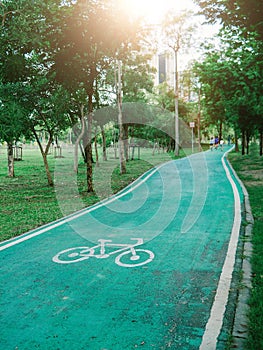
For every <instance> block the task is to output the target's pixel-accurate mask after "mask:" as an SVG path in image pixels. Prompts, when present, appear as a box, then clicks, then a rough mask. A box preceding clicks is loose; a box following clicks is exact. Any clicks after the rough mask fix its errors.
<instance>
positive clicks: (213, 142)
mask: <svg viewBox="0 0 263 350" xmlns="http://www.w3.org/2000/svg"><path fill="white" fill-rule="evenodd" d="M209 144H210V150H211V151H213V149H214V145H215V139H214V137H211V139H210V142H209Z"/></svg>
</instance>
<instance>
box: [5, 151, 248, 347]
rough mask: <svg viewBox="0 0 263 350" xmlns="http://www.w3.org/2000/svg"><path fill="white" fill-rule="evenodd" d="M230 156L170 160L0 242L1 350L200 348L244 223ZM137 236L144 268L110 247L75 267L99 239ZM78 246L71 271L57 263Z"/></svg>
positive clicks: (204, 155) (216, 153)
mask: <svg viewBox="0 0 263 350" xmlns="http://www.w3.org/2000/svg"><path fill="white" fill-rule="evenodd" d="M224 155H225V154H224V153H223V152H220V151H213V152H210V151H209V152H204V153H199V154H195V155H193V156H190V157H187V158H184V159H180V160H177V161H170V162H168V163H165V164H164V165H162V166H160V167H157V168H155V169H153V170H151V171H149V172H147V173H146V174H144V175H143V176H142V177H141V178H139V179H138V180H137V181H135V182H134V183H133V184H132V185H131V186H129V187H127V188H126V189H125V190H123V191H122V192H120V193H119V194H118V195H116V196H113V197H111V198H109V199H108V200H105V201H102V202H100V203H98V204H97V205H94V206H93V207H90V208H87V209H85V210H82V211H80V212H77V213H76V214H74V215H71V216H68V217H66V218H64V219H62V220H59V221H57V222H55V223H51V224H49V225H46V226H44V227H42V228H40V229H38V230H34V231H31V232H29V233H27V234H25V235H23V236H20V237H18V238H15V239H13V240H10V241H7V242H3V243H2V244H0V259H1V275H0V321H1V327H0V345H1V346H0V348H1V349H5V350H15V349H16V350H31V349H42V350H62V349H63V350H71V349H76V350H81V349H85V350H87V349H90V350H102V349H103V350H106V349H107V350H124V349H136V348H141V349H158V350H159V349H160V350H161V349H187V350H191V349H198V348H199V347H200V346H201V343H202V337H203V336H204V333H205V329H206V326H207V323H208V320H209V317H210V314H211V308H212V305H213V303H214V300H215V293H216V290H217V288H218V285H219V279H220V276H221V272H222V268H223V265H224V262H225V259H226V255H227V250H228V245H229V241H230V237H231V232H232V227H233V222H234V215H235V198H234V194H233V188H232V185H231V183H230V181H229V178H228V177H227V174H226V170H225V168H224V166H223V161H222V160H224V159H225V158H224ZM230 174H231V175H232V173H231V170H230ZM232 177H233V175H232ZM234 182H235V184H236V186H238V192H239V195H240V200H241V201H242V193H241V189H240V188H239V185H238V183H237V181H236V180H235V179H234ZM132 238H140V239H142V240H143V244H142V245H140V246H138V247H137V249H138V255H140V257H136V259H137V258H138V260H136V259H132V255H131V254H128V253H127V254H125V255H123V256H122V257H121V258H120V261H121V262H122V263H123V265H121V264H118V263H117V262H116V260H115V259H116V257H117V256H118V254H114V248H112V247H110V248H109V252H108V253H110V254H109V255H108V256H105V257H104V258H100V252H99V251H98V248H96V249H94V250H93V251H92V250H90V251H89V252H90V256H89V257H88V258H87V259H83V260H82V261H74V259H75V260H77V259H78V258H79V257H80V256H85V254H84V255H78V254H79V253H80V251H81V250H82V253H81V254H83V249H84V248H83V247H89V248H91V247H94V246H96V245H97V244H98V240H99V239H105V240H111V241H112V244H116V245H118V244H132V243H134V242H135V241H132ZM74 247H81V248H80V249H77V250H74V249H73V250H70V251H69V253H66V252H65V253H63V254H61V255H60V257H61V260H63V259H65V261H66V262H67V261H68V262H69V263H58V262H56V261H54V259H53V258H54V257H55V256H58V253H59V252H63V251H65V250H67V249H70V248H74ZM106 249H107V248H106ZM115 250H116V249H115ZM86 251H88V250H86ZM74 252H75V253H74ZM149 252H152V254H153V255H154V257H153V258H152V259H149ZM96 256H97V258H96ZM67 259H68V260H67ZM147 259H148V260H147ZM72 261H74V262H72ZM133 264H134V266H133ZM129 265H131V266H129ZM220 338H221V339H223V342H224V341H227V339H226V338H227V334H225V333H224V332H221V334H220ZM211 348H212V347H211Z"/></svg>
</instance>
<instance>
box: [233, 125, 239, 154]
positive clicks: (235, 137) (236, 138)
mask: <svg viewBox="0 0 263 350" xmlns="http://www.w3.org/2000/svg"><path fill="white" fill-rule="evenodd" d="M234 133H235V134H234V139H235V152H239V148H238V136H237V132H236V130H235V131H234Z"/></svg>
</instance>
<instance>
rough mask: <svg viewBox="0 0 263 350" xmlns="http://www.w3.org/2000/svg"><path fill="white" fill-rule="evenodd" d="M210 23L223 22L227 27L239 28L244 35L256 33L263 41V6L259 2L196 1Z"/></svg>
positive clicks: (230, 0)
mask: <svg viewBox="0 0 263 350" xmlns="http://www.w3.org/2000/svg"><path fill="white" fill-rule="evenodd" d="M195 3H197V4H198V5H199V6H200V7H201V11H202V14H204V15H205V16H206V18H207V19H208V21H209V22H211V23H215V22H216V21H217V20H219V21H221V22H222V23H223V25H224V26H225V27H229V26H230V27H232V28H233V27H234V28H235V27H239V28H240V29H244V30H245V31H244V33H245V34H246V33H248V32H256V33H257V35H258V37H259V39H260V40H262V39H263V22H262V18H263V6H262V2H261V1H258V0H249V1H244V0H227V1H225V0H195Z"/></svg>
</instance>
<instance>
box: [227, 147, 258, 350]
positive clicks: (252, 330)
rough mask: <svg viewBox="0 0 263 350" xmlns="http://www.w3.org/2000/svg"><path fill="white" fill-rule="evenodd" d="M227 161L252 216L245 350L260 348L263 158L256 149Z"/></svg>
mask: <svg viewBox="0 0 263 350" xmlns="http://www.w3.org/2000/svg"><path fill="white" fill-rule="evenodd" d="M229 160H230V162H231V164H232V165H233V167H234V169H235V170H236V172H237V174H238V176H239V177H240V179H241V180H242V182H243V183H244V185H245V186H246V188H247V191H248V193H249V200H250V204H251V208H252V213H253V216H254V220H255V224H254V227H253V238H252V243H253V256H252V261H251V263H252V271H253V278H252V285H253V288H252V292H251V297H250V300H249V305H250V313H249V338H248V341H247V344H246V349H247V350H258V349H263V158H262V157H260V156H259V155H258V147H257V146H256V145H253V146H252V147H251V154H250V155H248V156H241V155H240V154H239V153H231V154H230V155H229Z"/></svg>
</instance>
